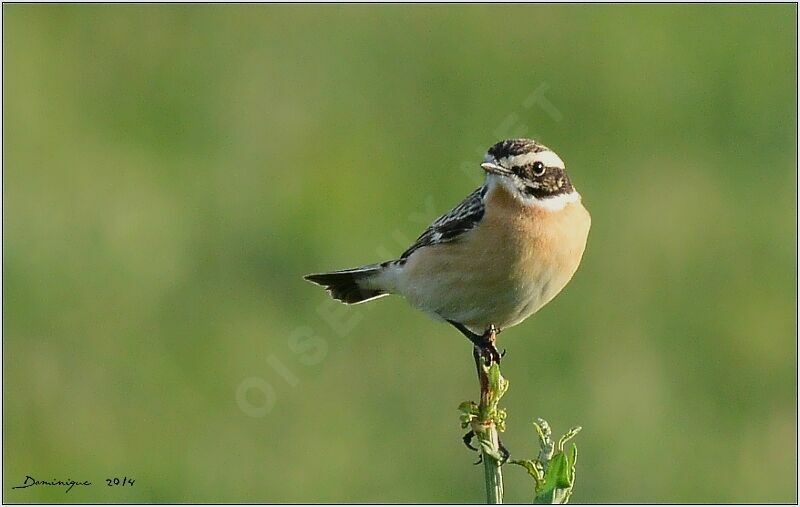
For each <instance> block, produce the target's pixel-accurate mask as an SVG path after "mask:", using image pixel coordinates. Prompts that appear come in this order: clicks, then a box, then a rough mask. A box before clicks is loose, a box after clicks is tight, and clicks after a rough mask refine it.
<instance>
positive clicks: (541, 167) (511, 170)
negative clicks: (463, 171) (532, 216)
mask: <svg viewBox="0 0 800 507" xmlns="http://www.w3.org/2000/svg"><path fill="white" fill-rule="evenodd" d="M481 167H482V168H483V170H484V171H486V182H487V184H488V185H490V186H493V185H502V186H503V187H504V188H505V189H506V190H508V191H509V192H510V193H511V194H512V195H513V196H515V197H517V198H519V199H521V200H522V201H524V202H530V203H542V204H547V203H548V201H550V202H552V203H553V204H555V201H561V200H563V199H556V198H558V197H562V196H564V197H566V196H572V195H577V193H576V192H575V189H574V188H573V187H572V183H571V182H570V180H569V176H567V171H566V169H565V167H564V162H563V161H562V160H561V158H559V156H558V155H556V154H555V152H553V151H552V150H550V148H548V147H547V146H544V145H542V144H539V143H537V142H536V141H534V140H533V139H508V140H506V141H501V142H499V143H497V144H495V145H494V146H492V147H491V148H489V151H488V152H486V156H485V157H484V159H483V163H482V164H481Z"/></svg>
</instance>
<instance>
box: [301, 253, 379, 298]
mask: <svg viewBox="0 0 800 507" xmlns="http://www.w3.org/2000/svg"><path fill="white" fill-rule="evenodd" d="M385 267H386V263H384V264H370V265H369V266H361V267H360V268H354V269H344V270H341V271H331V272H330V273H318V274H313V275H306V276H304V277H303V278H305V279H306V280H308V281H309V282H313V283H315V284H317V285H321V286H323V287H325V288H326V289H327V290H328V292H329V293H330V295H331V297H333V299H338V300H339V301H341V302H342V303H346V304H348V305H354V304H356V303H364V302H365V301H370V300H373V299H376V298H379V297H381V296H385V295H387V294H389V292H388V291H386V290H384V289H381V288H378V286H377V283H376V281H377V280H376V278H378V277H379V275H380V274H381V273H382V272H383V270H384V269H385Z"/></svg>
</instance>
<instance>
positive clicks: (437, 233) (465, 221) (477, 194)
mask: <svg viewBox="0 0 800 507" xmlns="http://www.w3.org/2000/svg"><path fill="white" fill-rule="evenodd" d="M485 193H486V192H485V188H484V187H480V188H477V189H475V191H474V192H472V193H471V194H469V195H468V196H467V197H466V198H465V199H464V200H463V201H461V204H459V205H458V206H456V207H455V208H453V209H452V210H450V211H449V212H447V213H445V214H444V215H442V216H440V217H439V218H437V219H436V220H434V222H433V223H432V224H431V225H430V226H428V228H427V229H425V232H423V233H422V234H421V235H420V237H419V238H417V240H416V241H415V242H414V244H413V245H411V246H410V247H409V248H408V250H406V251H405V252H403V255H401V256H400V259H406V258H408V256H409V255H411V254H412V253H414V252H415V251H417V250H419V249H420V248H423V247H426V246H431V245H438V244H440V243H447V242H450V241H454V240H456V239H457V238H458V237H459V236H461V235H462V234H464V233H465V232H467V231H468V230H470V229H472V228H473V227H475V226H476V225H477V224H478V223H479V222H480V221H481V218H483V213H484V205H483V197H484V195H485Z"/></svg>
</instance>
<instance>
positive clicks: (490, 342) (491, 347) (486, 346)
mask: <svg viewBox="0 0 800 507" xmlns="http://www.w3.org/2000/svg"><path fill="white" fill-rule="evenodd" d="M497 333H498V331H497V328H496V327H494V324H492V325H490V326H489V329H487V330H486V332H484V333H483V334H482V335H480V336H478V335H475V337H476V338H477V339H476V340H475V341H473V342H472V343H473V344H474V345H475V347H477V348H478V349H479V350H480V353H481V357H483V358H485V360H486V365H487V366H491V365H492V363H497V364H500V360H501V359H502V358H503V356H505V355H506V351H505V350H503V353H502V354H501V353H500V351H499V350H497V345H496V342H497Z"/></svg>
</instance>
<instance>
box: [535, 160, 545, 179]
mask: <svg viewBox="0 0 800 507" xmlns="http://www.w3.org/2000/svg"><path fill="white" fill-rule="evenodd" d="M543 174H544V164H543V163H542V162H534V163H533V175H534V176H541V175H543Z"/></svg>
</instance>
